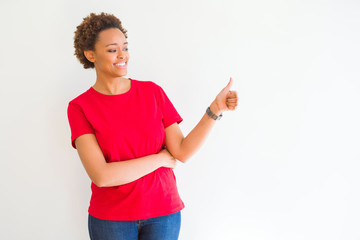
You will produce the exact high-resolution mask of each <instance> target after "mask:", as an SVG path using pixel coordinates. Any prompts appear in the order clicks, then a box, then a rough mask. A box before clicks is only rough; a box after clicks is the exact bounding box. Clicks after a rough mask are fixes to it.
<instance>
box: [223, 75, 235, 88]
mask: <svg viewBox="0 0 360 240" xmlns="http://www.w3.org/2000/svg"><path fill="white" fill-rule="evenodd" d="M232 84H233V80H232V77H230V81H229V83H228V84H227V85H226V87H225V88H224V91H230V88H231V86H232Z"/></svg>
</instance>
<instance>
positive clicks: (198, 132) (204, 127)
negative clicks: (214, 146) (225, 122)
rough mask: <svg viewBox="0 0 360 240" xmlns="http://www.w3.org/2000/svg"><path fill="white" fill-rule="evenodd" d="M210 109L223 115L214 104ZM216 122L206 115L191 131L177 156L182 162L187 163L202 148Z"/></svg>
mask: <svg viewBox="0 0 360 240" xmlns="http://www.w3.org/2000/svg"><path fill="white" fill-rule="evenodd" d="M210 109H211V111H212V112H213V113H215V114H216V115H220V114H221V112H220V111H219V110H218V108H217V107H216V106H215V104H214V103H212V104H211V105H210ZM215 122H216V121H215V120H214V119H212V118H211V117H209V116H208V115H207V114H206V113H205V114H204V115H203V117H202V118H201V120H200V121H199V123H198V124H197V125H196V126H195V127H194V128H193V129H192V130H191V132H190V133H189V134H188V135H187V136H186V137H185V138H184V139H183V140H182V142H181V144H180V147H179V149H180V150H179V156H177V158H178V159H179V160H180V161H181V162H185V161H186V160H187V159H188V158H189V157H191V156H192V155H193V154H194V153H195V152H196V151H197V150H198V149H199V148H200V146H201V145H202V143H203V142H204V141H205V139H206V137H207V136H208V134H209V132H210V130H211V129H212V128H213V126H214V124H215Z"/></svg>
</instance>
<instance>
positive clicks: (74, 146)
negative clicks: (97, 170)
mask: <svg viewBox="0 0 360 240" xmlns="http://www.w3.org/2000/svg"><path fill="white" fill-rule="evenodd" d="M85 134H94V133H93V132H91V131H87V132H83V133H80V134H77V135H75V136H73V137H71V145H72V147H73V148H75V149H76V145H75V140H76V139H77V138H78V137H80V136H82V135H85Z"/></svg>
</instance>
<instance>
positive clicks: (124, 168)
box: [100, 154, 163, 187]
mask: <svg viewBox="0 0 360 240" xmlns="http://www.w3.org/2000/svg"><path fill="white" fill-rule="evenodd" d="M162 158H163V156H161V155H160V154H152V155H148V156H145V157H141V158H136V159H132V160H127V161H120V162H111V163H107V164H106V165H104V169H103V171H102V174H101V175H102V177H101V182H100V186H101V187H111V186H118V185H123V184H126V183H130V182H133V181H135V180H137V179H139V178H141V177H143V176H145V175H147V174H149V173H151V172H153V171H155V170H156V169H158V168H160V167H162V166H163V162H162Z"/></svg>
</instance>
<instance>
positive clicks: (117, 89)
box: [93, 75, 131, 95]
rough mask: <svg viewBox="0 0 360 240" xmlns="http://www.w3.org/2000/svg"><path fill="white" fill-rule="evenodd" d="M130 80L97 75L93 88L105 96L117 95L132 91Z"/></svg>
mask: <svg viewBox="0 0 360 240" xmlns="http://www.w3.org/2000/svg"><path fill="white" fill-rule="evenodd" d="M130 85H131V83H130V80H129V79H128V78H125V77H117V78H109V77H104V76H99V75H97V77H96V82H95V84H94V86H93V88H94V89H95V90H96V91H98V92H100V93H103V94H107V95H116V94H122V93H125V92H127V91H128V90H129V89H130Z"/></svg>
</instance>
